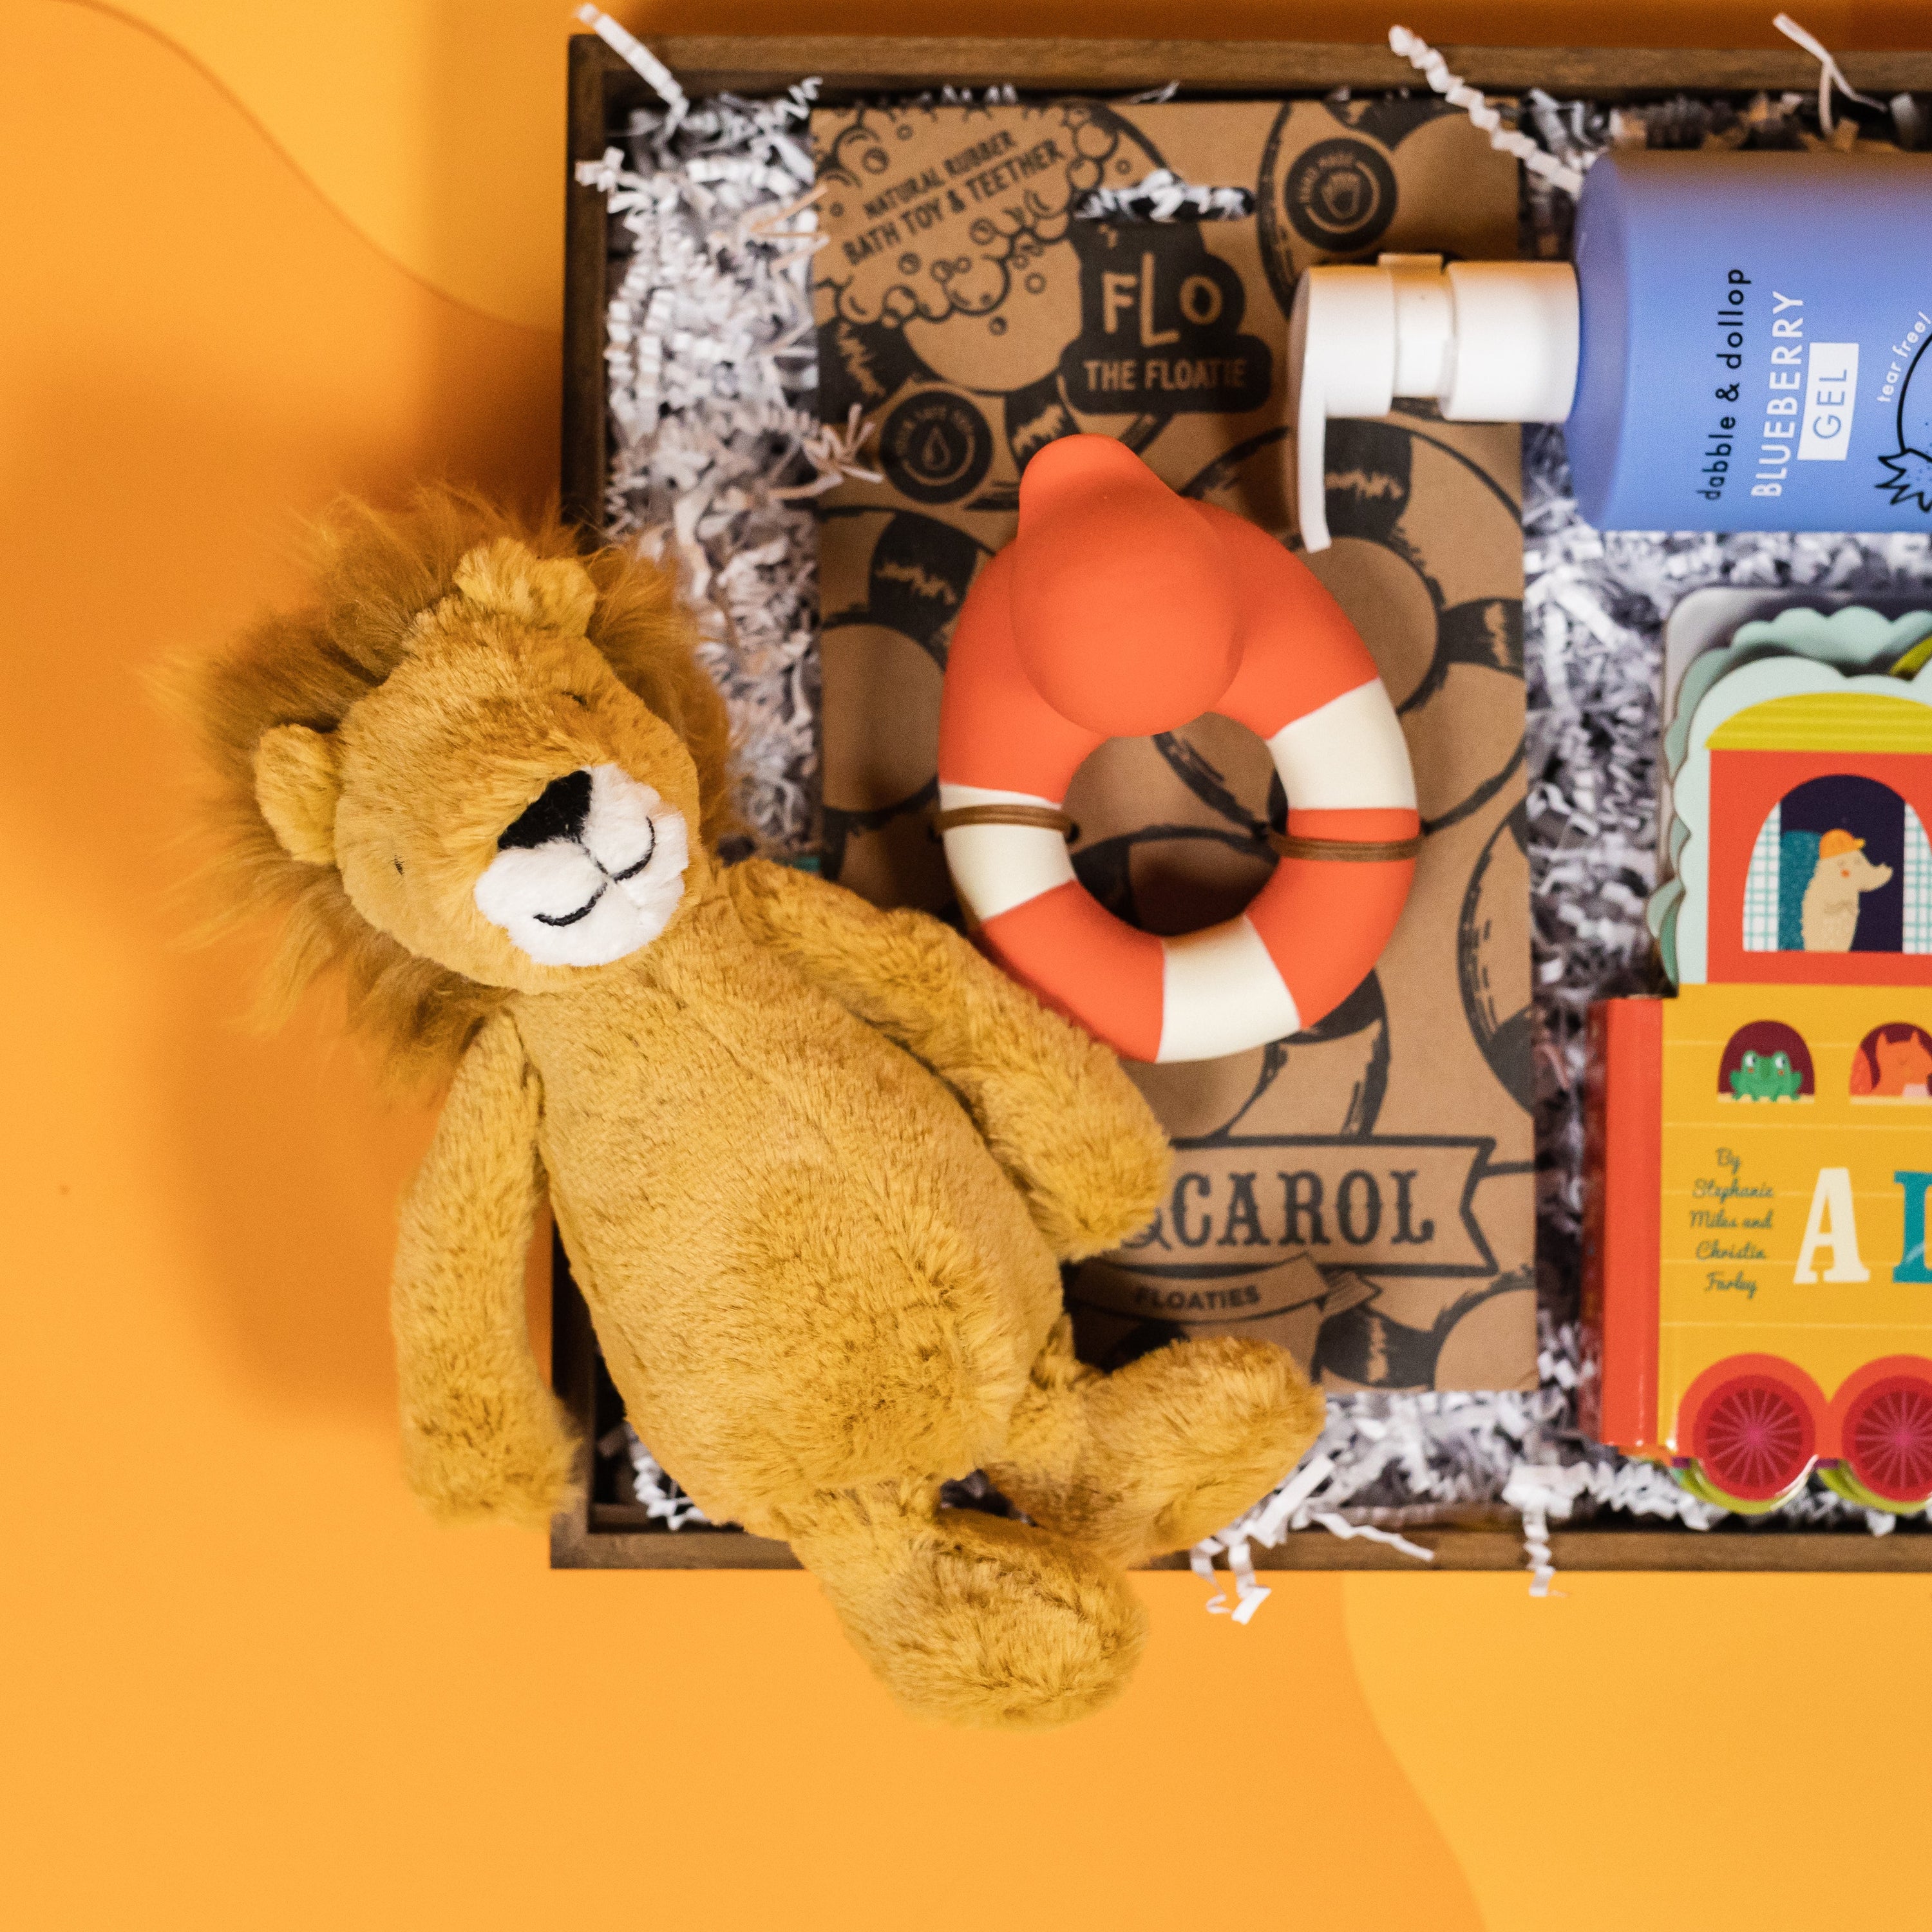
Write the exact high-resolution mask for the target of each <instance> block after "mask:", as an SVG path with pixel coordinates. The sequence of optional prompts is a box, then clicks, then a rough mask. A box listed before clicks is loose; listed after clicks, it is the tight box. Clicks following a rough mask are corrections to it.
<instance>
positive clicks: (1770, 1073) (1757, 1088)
mask: <svg viewBox="0 0 1932 1932" xmlns="http://www.w3.org/2000/svg"><path fill="white" fill-rule="evenodd" d="M1804 1085H1805V1076H1803V1075H1802V1073H1799V1071H1798V1070H1797V1068H1796V1067H1793V1065H1792V1064H1791V1056H1790V1054H1788V1053H1787V1052H1784V1050H1783V1049H1780V1050H1779V1051H1778V1052H1776V1053H1755V1052H1752V1051H1751V1049H1748V1048H1747V1049H1745V1057H1744V1059H1743V1061H1742V1064H1739V1066H1737V1067H1733V1069H1732V1070H1731V1091H1732V1093H1733V1094H1735V1095H1736V1097H1737V1098H1738V1099H1739V1100H1796V1099H1797V1097H1798V1095H1799V1090H1800V1089H1801V1088H1802V1087H1803V1086H1804Z"/></svg>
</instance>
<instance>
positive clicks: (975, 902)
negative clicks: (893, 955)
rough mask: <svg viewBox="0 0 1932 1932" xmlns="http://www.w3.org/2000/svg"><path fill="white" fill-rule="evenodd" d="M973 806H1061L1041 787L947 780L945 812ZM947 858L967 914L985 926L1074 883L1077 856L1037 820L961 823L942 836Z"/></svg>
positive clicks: (943, 798) (943, 800)
mask: <svg viewBox="0 0 1932 1932" xmlns="http://www.w3.org/2000/svg"><path fill="white" fill-rule="evenodd" d="M965 805H1045V806H1046V808H1047V809H1048V811H1058V810H1059V809H1060V800H1059V799H1057V798H1042V797H1040V795H1039V794H1038V793H1036V792H1030V791H990V790H988V789H987V788H986V787H985V786H983V785H969V784H942V785H941V787H939V808H940V810H941V811H959V809H960V808H962V806H965ZM941 838H943V839H944V843H945V846H946V863H947V867H948V868H950V871H951V872H952V874H953V889H954V890H955V891H956V892H958V893H959V902H960V904H962V906H964V907H965V910H966V914H967V916H968V918H969V919H974V920H977V922H978V923H979V924H980V925H981V926H984V925H985V924H986V922H987V921H988V920H989V919H998V917H999V916H1000V915H1001V913H1003V912H1011V911H1012V910H1013V907H1015V906H1019V905H1025V904H1026V902H1027V901H1028V899H1037V898H1039V897H1040V894H1041V893H1042V892H1052V890H1053V889H1054V888H1055V886H1064V885H1066V884H1067V883H1070V881H1071V880H1072V879H1073V859H1072V858H1071V857H1070V856H1069V854H1068V853H1067V841H1066V839H1065V838H1064V837H1062V836H1061V834H1060V833H1059V832H1055V831H1052V830H1049V829H1048V828H1047V827H1046V826H1038V825H956V826H954V827H953V829H952V830H951V831H950V832H944V833H942V834H941Z"/></svg>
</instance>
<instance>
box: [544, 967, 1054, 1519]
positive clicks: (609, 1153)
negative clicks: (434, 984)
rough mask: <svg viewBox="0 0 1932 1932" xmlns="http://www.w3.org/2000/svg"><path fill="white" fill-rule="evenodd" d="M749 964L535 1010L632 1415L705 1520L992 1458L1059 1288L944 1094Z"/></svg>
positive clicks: (584, 1246) (565, 1204) (961, 1470)
mask: <svg viewBox="0 0 1932 1932" xmlns="http://www.w3.org/2000/svg"><path fill="white" fill-rule="evenodd" d="M736 977H738V976H736V975H732V976H730V979H732V980H735V979H736ZM748 977H749V979H750V981H751V983H750V984H748V985H733V984H730V983H728V981H727V985H726V986H724V987H723V988H719V987H718V986H713V987H712V988H711V989H709V992H708V995H707V997H706V1000H705V1001H704V1003H703V1006H702V1007H697V1006H694V1004H691V1002H690V1001H688V1000H684V999H680V998H676V997H673V996H670V995H666V994H665V993H664V992H661V990H660V989H658V988H656V987H654V986H650V985H649V984H643V985H637V986H633V987H632V988H631V989H629V997H628V998H625V999H624V1000H622V1001H613V1000H612V999H611V998H610V996H609V995H608V994H607V995H605V997H604V998H603V999H602V1000H601V1001H599V1005H600V1006H601V1007H602V1009H603V1010H602V1011H601V1013H598V1016H597V1019H598V1024H596V1025H594V1026H586V1025H584V1024H583V1022H585V1021H586V1019H589V1017H590V1016H589V1015H588V1014H586V1013H584V1012H583V1011H582V1010H581V1005H580V1002H578V1001H574V1000H573V1001H572V1002H571V1004H572V1006H573V1007H578V1008H579V1010H578V1012H577V1014H576V1015H575V1016H574V1023H567V1024H564V1025H551V1024H549V1023H548V1022H550V1021H552V1020H553V1019H559V1020H560V1019H562V1017H563V1016H562V1015H560V1014H557V1013H555V1012H554V1010H551V1011H549V1012H546V1013H543V1014H541V1016H539V1015H538V1014H536V1013H528V1014H526V1013H524V1012H522V1011H520V1013H519V1014H518V1026H519V1030H520V1031H521V1032H522V1033H523V1035H524V1038H525V1043H526V1049H528V1050H529V1052H530V1055H531V1058H532V1060H533V1061H535V1064H536V1067H537V1070H538V1073H539V1075H540V1076H541V1079H542V1081H543V1083H544V1114H543V1126H542V1130H541V1153H542V1156H543V1160H544V1165H545V1167H546V1169H547V1171H548V1173H549V1176H550V1190H551V1196H552V1199H553V1202H554V1204H555V1207H556V1214H557V1218H558V1221H559V1226H560V1227H561V1228H562V1232H563V1235H564V1240H565V1245H566V1247H568V1250H569V1252H570V1254H571V1262H572V1266H573V1268H574V1270H575V1271H576V1272H577V1274H578V1276H579V1278H580V1281H581V1282H582V1283H583V1287H584V1291H585V1294H586V1298H587V1299H588V1300H589V1304H590V1307H591V1312H592V1317H593V1319H594V1320H595V1325H596V1328H597V1331H598V1337H599V1338H600V1340H601V1343H602V1346H603V1349H604V1355H605V1358H606V1360H607V1362H608V1364H609V1365H610V1370H611V1374H612V1376H613V1379H614V1380H615V1381H616V1384H617V1386H618V1388H619V1391H620V1392H621V1393H622V1395H623V1397H624V1399H625V1404H626V1406H627V1407H628V1409H629V1411H630V1413H631V1416H632V1418H633V1419H634V1421H635V1422H636V1424H637V1428H638V1430H639V1431H640V1433H641V1434H642V1435H643V1436H645V1438H646V1440H648V1441H649V1443H650V1445H651V1447H652V1451H653V1453H654V1454H656V1456H657V1457H658V1459H659V1460H661V1462H662V1463H663V1464H664V1466H665V1467H666V1468H667V1469H669V1470H670V1472H671V1473H672V1474H673V1475H675V1476H676V1478H678V1479H679V1481H680V1482H681V1483H682V1484H683V1485H684V1486H685V1488H686V1489H688V1490H690V1492H691V1494H692V1495H693V1496H694V1497H696V1498H697V1500H698V1501H699V1502H700V1504H701V1505H703V1508H705V1510H706V1514H712V1515H714V1516H717V1517H722V1518H724V1519H727V1520H738V1521H746V1520H751V1521H754V1522H755V1521H756V1520H757V1519H758V1518H759V1517H760V1516H761V1515H762V1514H763V1511H765V1510H766V1508H771V1507H775V1506H781V1505H783V1504H784V1502H786V1501H787V1500H788V1499H796V1498H797V1497H798V1496H800V1495H801V1494H803V1493H808V1492H810V1491H811V1490H821V1489H842V1488H846V1487H851V1486H853V1485H856V1484H864V1483H871V1482H876V1481H892V1480H895V1479H897V1478H906V1477H917V1478H929V1477H943V1476H953V1475H965V1473H966V1472H968V1471H970V1470H971V1469H974V1468H976V1467H977V1466H979V1464H980V1463H981V1462H982V1461H983V1460H985V1459H986V1457H989V1455H990V1454H992V1452H993V1451H995V1449H996V1448H998V1445H999V1444H1000V1442H1001V1441H1002V1440H1003V1439H1004V1436H1005V1433H1006V1427H1007V1418H1008V1416H1009V1415H1010V1413H1011V1411H1012V1409H1013V1405H1014V1403H1016V1401H1017V1400H1019V1396H1020V1394H1021V1392H1022V1390H1023V1389H1024V1388H1025V1385H1026V1379H1027V1375H1028V1370H1029V1369H1030V1367H1031V1364H1032V1362H1033V1360H1034V1357H1035V1355H1037V1353H1038V1352H1039V1349H1040V1346H1042V1344H1043V1342H1044V1340H1045V1339H1046V1333H1047V1331H1048V1329H1049V1327H1050V1326H1051V1325H1052V1321H1053V1319H1054V1318H1055V1316H1056V1315H1057V1313H1058V1310H1059V1305H1060V1284H1059V1274H1058V1267H1057V1265H1056V1264H1055V1261H1054V1259H1053V1257H1052V1254H1051V1253H1050V1252H1049V1250H1048V1248H1047V1246H1046V1243H1045V1241H1043V1239H1042V1238H1041V1237H1040V1234H1039V1233H1038V1232H1037V1230H1036V1229H1035V1228H1034V1225H1033V1223H1032V1221H1031V1218H1030V1217H1029V1216H1028V1212H1027V1209H1026V1207H1025V1203H1024V1202H1022V1199H1021V1198H1020V1196H1019V1193H1017V1192H1016V1190H1015V1189H1014V1187H1013V1185H1012V1184H1011V1183H1010V1181H1008V1180H1007V1178H1006V1176H1005V1175H1004V1173H1003V1172H1001V1169H1000V1168H999V1166H998V1164H997V1163H995V1160H993V1158H992V1155H991V1154H989V1152H988V1151H987V1150H986V1145H985V1143H984V1142H983V1141H982V1140H981V1139H980V1135H979V1133H978V1131H977V1129H976V1128H975V1127H974V1124H973V1123H972V1121H971V1119H970V1118H969V1117H968V1115H967V1114H966V1112H965V1110H964V1109H962V1107H961V1106H960V1105H959V1103H958V1102H957V1100H955V1099H954V1097H953V1095H952V1094H951V1093H950V1091H949V1090H947V1088H945V1087H944V1085H942V1084H941V1082H939V1081H938V1080H937V1079H935V1078H934V1076H932V1074H931V1073H929V1072H928V1071H927V1070H926V1069H925V1068H924V1067H921V1066H920V1065H919V1064H918V1063H917V1062H916V1061H913V1060H912V1059H911V1058H910V1057H908V1056H907V1055H905V1054H904V1053H903V1052H901V1051H900V1050H899V1049H898V1048H897V1047H896V1046H893V1045H892V1043H890V1042H889V1041H887V1040H884V1039H883V1038H882V1037H880V1036H879V1035H878V1034H875V1033H874V1032H873V1031H871V1029H870V1028H867V1027H865V1025H862V1024H861V1023H860V1022H858V1021H857V1020H856V1019H853V1018H852V1017H851V1016H850V1015H849V1014H848V1013H846V1012H844V1010H843V1009H842V1008H840V1007H837V1006H835V1004H833V1003H832V1002H831V1001H829V1000H828V999H826V998H823V996H822V995H819V994H817V992H814V990H813V989H811V988H810V987H808V986H806V985H805V983H803V982H802V981H801V980H799V979H798V978H797V977H796V976H795V975H794V974H792V973H791V972H790V971H789V969H787V968H784V967H783V966H781V965H778V964H777V963H776V962H764V963H763V965H762V966H761V968H760V970H759V971H755V972H754V973H752V974H750V975H749V976H748ZM533 1004H537V1003H533ZM541 1006H542V1007H544V1008H547V1009H549V1008H551V1006H552V1003H550V1002H549V1001H544V1002H542V1003H541Z"/></svg>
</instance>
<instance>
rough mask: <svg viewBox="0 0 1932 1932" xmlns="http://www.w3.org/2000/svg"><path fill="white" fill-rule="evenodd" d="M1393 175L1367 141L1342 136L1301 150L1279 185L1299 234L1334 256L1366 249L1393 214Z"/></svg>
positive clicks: (1394, 188) (1290, 218)
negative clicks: (1301, 152)
mask: <svg viewBox="0 0 1932 1932" xmlns="http://www.w3.org/2000/svg"><path fill="white" fill-rule="evenodd" d="M1395 200H1396V187H1395V174H1394V170H1393V169H1391V167H1390V166H1389V164H1388V162H1387V161H1386V160H1384V159H1383V157H1382V154H1380V153H1379V151H1377V150H1376V148H1372V147H1371V146H1370V145H1369V144H1368V142H1366V141H1358V140H1354V139H1351V138H1349V136H1346V135H1343V136H1337V138H1336V139H1334V140H1331V141H1318V142H1316V144H1315V145H1314V146H1313V147H1312V148H1307V150H1305V151H1304V152H1303V154H1301V156H1300V157H1299V158H1298V160H1296V161H1295V163H1294V165H1293V166H1292V167H1290V168H1289V171H1288V177H1287V178H1286V180H1285V181H1283V184H1282V205H1283V209H1284V211H1286V214H1287V216H1288V218H1289V220H1290V221H1291V222H1292V223H1293V224H1294V226H1295V233H1297V234H1298V235H1299V236H1301V238H1302V239H1303V240H1304V241H1305V242H1312V243H1313V245H1314V246H1315V247H1316V248H1319V249H1321V250H1322V251H1324V252H1325V253H1326V254H1332V255H1346V254H1352V253H1353V252H1354V251H1355V250H1356V249H1358V248H1367V247H1368V245H1370V243H1371V242H1373V241H1374V240H1375V239H1376V237H1377V236H1379V235H1380V234H1381V233H1382V231H1383V229H1385V228H1386V227H1388V225H1389V222H1390V220H1391V218H1392V217H1394V214H1395Z"/></svg>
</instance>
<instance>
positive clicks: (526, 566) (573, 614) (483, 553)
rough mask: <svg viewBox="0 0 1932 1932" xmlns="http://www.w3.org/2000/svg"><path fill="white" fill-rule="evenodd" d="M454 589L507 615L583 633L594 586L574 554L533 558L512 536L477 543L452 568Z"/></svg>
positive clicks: (591, 607) (593, 603)
mask: <svg viewBox="0 0 1932 1932" xmlns="http://www.w3.org/2000/svg"><path fill="white" fill-rule="evenodd" d="M456 587H457V589H458V590H459V591H460V592H462V594H463V595H464V596H465V597H466V598H468V599H469V601H470V602H471V603H472V604H480V605H481V607H483V608H484V610H498V611H501V612H502V614H503V615H504V616H506V617H514V618H516V619H518V620H519V621H520V622H523V623H526V624H532V625H538V626H540V627H541V628H543V629H544V630H547V631H562V632H563V633H564V634H565V635H566V636H576V637H581V636H582V635H583V633H584V631H586V629H587V628H588V627H589V622H590V613H591V612H592V610H594V609H595V607H596V604H597V586H595V584H594V583H592V582H591V580H590V573H589V571H587V570H586V569H585V568H584V567H583V565H582V564H580V563H579V562H577V559H575V558H574V557H570V556H552V557H538V556H533V555H532V553H530V552H529V550H526V549H525V548H524V547H523V545H522V544H520V543H518V542H517V541H516V540H515V538H512V537H499V538H497V539H496V541H495V542H494V543H490V544H478V546H477V547H476V548H475V549H474V550H472V551H471V552H470V553H469V555H468V556H466V557H465V558H464V559H463V561H462V562H460V563H459V564H458V565H457V566H456Z"/></svg>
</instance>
